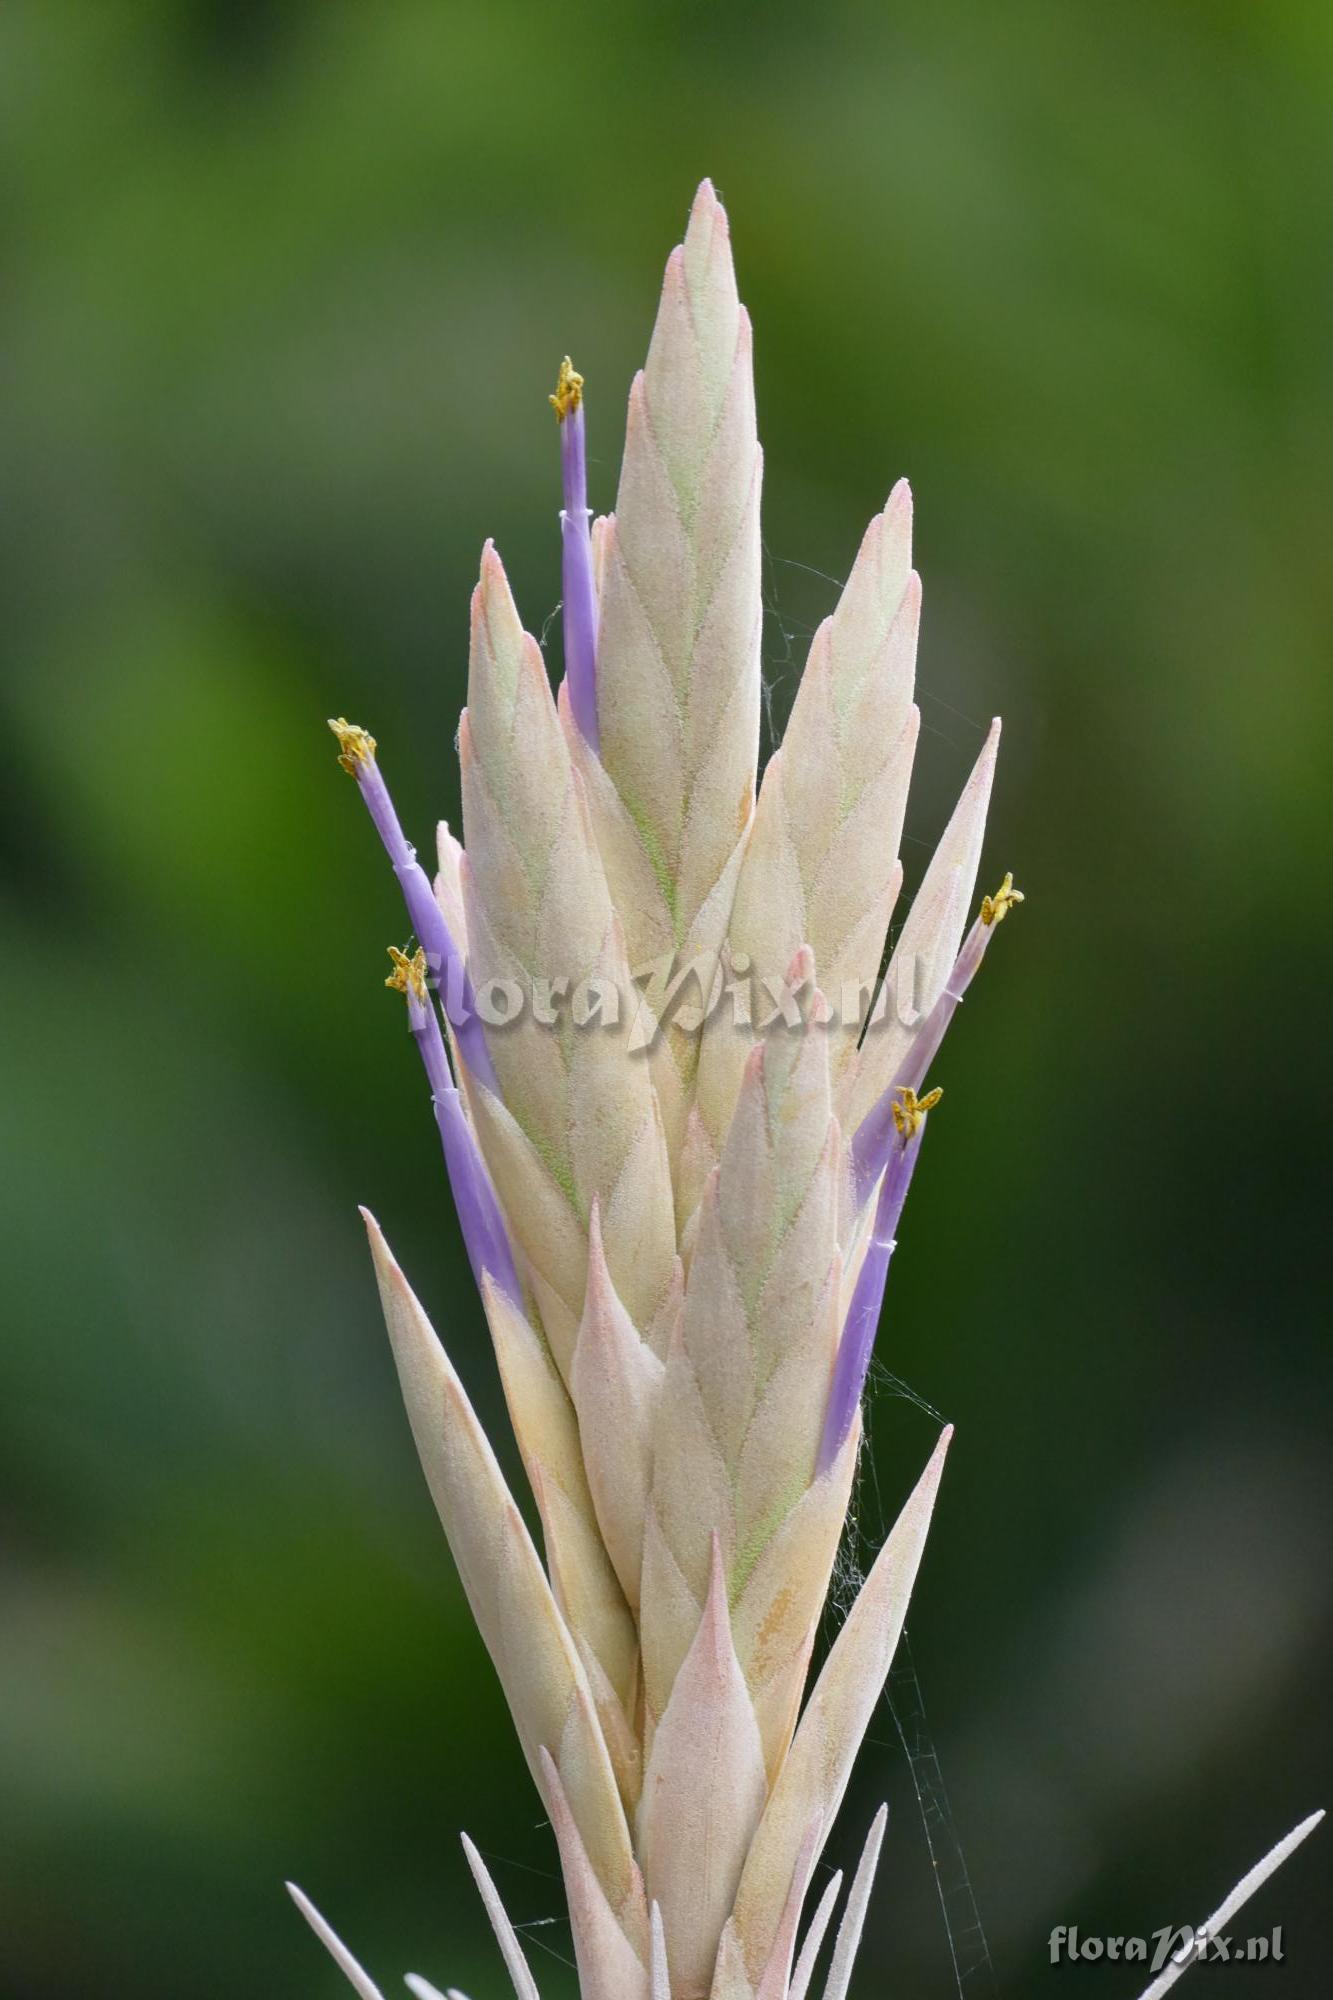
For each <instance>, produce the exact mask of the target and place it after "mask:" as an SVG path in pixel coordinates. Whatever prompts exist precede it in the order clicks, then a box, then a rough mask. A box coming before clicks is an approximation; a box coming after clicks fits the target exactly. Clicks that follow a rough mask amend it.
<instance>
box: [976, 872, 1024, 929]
mask: <svg viewBox="0 0 1333 2000" xmlns="http://www.w3.org/2000/svg"><path fill="white" fill-rule="evenodd" d="M1022 900H1023V891H1022V890H1021V889H1015V887H1014V878H1013V876H1012V875H1006V876H1005V878H1004V880H1003V882H1001V884H1000V886H999V888H998V889H997V890H996V891H995V894H994V895H993V896H983V897H982V899H981V921H982V923H983V924H986V925H987V926H989V925H991V924H998V923H999V922H1000V921H1001V919H1002V918H1004V917H1007V916H1008V914H1009V912H1010V910H1012V909H1013V907H1014V904H1015V903H1021V902H1022Z"/></svg>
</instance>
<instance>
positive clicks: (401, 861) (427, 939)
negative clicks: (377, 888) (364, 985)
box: [329, 715, 496, 1091]
mask: <svg viewBox="0 0 1333 2000" xmlns="http://www.w3.org/2000/svg"><path fill="white" fill-rule="evenodd" d="M329 728H330V729H331V730H332V731H333V733H334V735H335V736H336V737H337V739H338V751H339V755H338V762H339V763H340V764H341V765H342V767H343V769H344V771H346V772H348V774H349V775H350V776H351V777H353V778H355V779H356V782H357V784H358V785H359V786H360V788H361V796H362V798H363V799H364V800H365V802H366V810H367V811H368V812H369V814H370V817H371V819H372V820H373V821H374V823H375V831H376V833H378V835H379V837H380V839H381V840H382V841H383V843H384V851H385V853H386V854H387V855H388V857H389V860H390V861H391V862H392V864H393V872H394V874H395V875H396V876H397V877H398V881H399V883H400V885H401V887H402V891H403V901H404V902H405V903H406V904H407V914H408V918H409V920H410V921H411V925H412V928H413V930H414V931H415V932H416V934H417V937H418V939H419V940H420V943H421V948H422V950H423V951H424V952H425V954H426V963H427V965H428V967H429V969H430V974H431V977H432V978H433V979H434V981H435V982H436V984H437V985H438V986H439V987H440V988H441V990H442V991H445V992H447V993H448V995H449V1003H448V1013H449V1021H450V1025H451V1027H452V1028H453V1031H454V1034H455V1035H456V1037H457V1039H458V1046H459V1049H460V1051H461V1053H462V1056H463V1060H464V1062H465V1063H466V1064H467V1066H468V1072H469V1074H470V1075H471V1076H473V1077H475V1078H476V1080H477V1082H478V1083H481V1084H484V1085H485V1086H486V1088H487V1090H491V1091H493V1090H494V1089H495V1088H496V1082H495V1066H494V1064H493V1063H492V1061H491V1055H490V1050H489V1049H488V1048H487V1046H486V1032H485V1029H484V1028H483V1027H482V1024H481V1021H480V1019H479V1018H478V1015H477V1009H476V1002H475V999H474V997H473V992H472V981H471V979H470V978H469V976H468V970H467V966H466V964H465V962H464V960H463V957H462V954H461V953H460V952H459V951H458V949H457V948H456V946H455V944H454V940H453V937H452V935H451V933H450V930H449V926H448V924H447V923H446V922H445V920H444V913H443V911H442V910H441V909H440V906H439V904H438V903H437V902H436V900H435V891H434V890H433V889H432V888H431V885H430V877H429V876H428V875H427V873H426V871H425V869H424V868H423V867H422V865H421V863H420V862H419V861H418V860H417V851H416V849H415V848H414V847H413V845H412V843H411V842H410V841H409V840H408V838H407V836H406V834H405V833H404V832H403V828H402V823H401V821H400V820H399V818H398V813H397V809H396V808H395V806H394V803H393V800H392V798H391V797H390V796H389V787H388V786H387V785H386V784H385V782H384V774H383V772H382V771H381V770H380V767H379V764H378V763H377V761H376V758H375V739H374V737H373V736H371V735H370V734H369V732H368V731H367V730H364V729H362V728H361V727H360V726H359V725H358V724H357V723H355V722H348V721H346V720H345V719H344V717H342V716H341V715H339V716H331V717H330V719H329ZM455 966H457V967H458V968H459V971H460V973H461V979H460V982H459V987H460V990H459V991H458V992H457V993H454V992H451V991H450V990H449V986H450V980H451V975H452V969H453V967H455Z"/></svg>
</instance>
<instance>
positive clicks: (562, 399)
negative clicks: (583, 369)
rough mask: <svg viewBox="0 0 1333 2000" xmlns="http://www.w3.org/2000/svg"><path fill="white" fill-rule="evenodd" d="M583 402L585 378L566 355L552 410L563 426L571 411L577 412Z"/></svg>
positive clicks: (557, 378) (558, 379)
mask: <svg viewBox="0 0 1333 2000" xmlns="http://www.w3.org/2000/svg"><path fill="white" fill-rule="evenodd" d="M582 401H583V377H582V376H581V375H580V374H579V372H578V370H577V369H576V368H575V366H574V364H573V362H572V361H571V360H570V358H569V356H568V355H566V356H565V358H564V360H563V361H562V362H561V363H560V373H559V374H558V375H557V376H556V378H555V394H554V396H552V398H551V408H552V409H553V410H554V411H555V413H556V416H557V417H558V418H559V419H560V422H561V423H562V424H563V422H564V421H565V418H566V417H567V416H568V415H569V413H570V411H571V410H577V408H578V406H579V404H580V403H581V402H582Z"/></svg>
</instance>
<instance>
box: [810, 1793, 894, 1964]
mask: <svg viewBox="0 0 1333 2000" xmlns="http://www.w3.org/2000/svg"><path fill="white" fill-rule="evenodd" d="M888 1818H889V1809H888V1807H887V1806H881V1807H880V1809H879V1811H878V1812H877V1813H876V1814H875V1817H874V1819H873V1820H872V1821H871V1824H870V1831H869V1833H868V1834H867V1835H866V1844H865V1847H864V1848H863V1849H862V1852H861V1860H860V1864H859V1866H858V1867H857V1870H856V1874H855V1875H854V1876H853V1878H852V1887H851V1893H850V1894H849V1895H848V1898H847V1908H846V1909H845V1910H844V1911H843V1915H842V1922H841V1923H840V1924H839V1926H838V1942H837V1944H836V1945H835V1946H834V1948H833V1963H832V1965H831V1966H830V1967H829V1975H828V1984H827V1986H826V1987H825V1988H824V2000H847V1988H848V1987H849V1986H850V1985H851V1983H852V1967H853V1965H854V1964H855V1963H856V1953H857V1949H858V1947H859V1945H860V1943H861V1931H862V1928H863V1926H864V1924H865V1920H866V1907H867V1905H868V1904H869V1902H870V1891H871V1889H872V1888H873V1887H874V1885H875V1870H876V1868H877V1867H878V1866H879V1850H880V1848H881V1847H882V1846H883V1845H884V1828H885V1827H886V1825H887V1824H888Z"/></svg>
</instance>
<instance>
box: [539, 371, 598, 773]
mask: <svg viewBox="0 0 1333 2000" xmlns="http://www.w3.org/2000/svg"><path fill="white" fill-rule="evenodd" d="M551 407H552V409H553V410H554V411H555V414H556V419H557V421H558V422H559V425H560V471H561V476H562V479H563V482H564V489H565V504H564V506H563V508H562V509H561V511H560V534H561V539H562V541H563V544H564V557H563V577H562V584H563V591H564V606H565V610H564V618H565V680H566V682H567V683H568V686H569V705H570V707H571V709H572V710H573V712H574V720H575V722H577V724H578V726H579V734H580V735H581V736H582V738H583V740H584V742H585V743H586V744H587V746H588V748H589V749H590V750H593V751H595V750H596V749H597V747H598V742H599V737H598V728H597V591H596V588H595V585H594V583H593V563H592V530H591V521H592V513H591V510H590V508H589V506H588V440H587V434H586V429H585V425H584V417H583V377H582V376H581V375H580V374H578V373H577V371H576V370H575V368H574V367H573V364H572V363H571V361H570V359H569V356H568V355H566V356H565V358H564V360H563V361H562V362H561V363H560V373H559V375H558V377H557V378H556V385H555V394H554V395H553V396H552V397H551Z"/></svg>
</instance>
